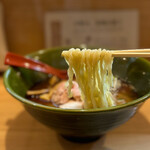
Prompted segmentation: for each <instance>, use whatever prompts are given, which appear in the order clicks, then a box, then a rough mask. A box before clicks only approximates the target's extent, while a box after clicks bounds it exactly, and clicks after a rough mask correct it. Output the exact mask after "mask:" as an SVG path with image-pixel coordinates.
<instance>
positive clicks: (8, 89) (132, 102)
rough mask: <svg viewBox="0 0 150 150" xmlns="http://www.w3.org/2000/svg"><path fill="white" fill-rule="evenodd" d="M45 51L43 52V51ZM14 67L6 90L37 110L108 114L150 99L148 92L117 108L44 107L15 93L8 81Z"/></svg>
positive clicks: (4, 80)
mask: <svg viewBox="0 0 150 150" xmlns="http://www.w3.org/2000/svg"><path fill="white" fill-rule="evenodd" d="M55 49H57V48H52V49H44V51H47V50H55ZM40 51H41V50H39V51H37V52H33V53H30V54H28V55H26V56H31V55H32V54H36V53H38V52H40ZM42 51H43V50H42ZM12 68H13V67H9V68H8V69H7V70H6V71H5V73H4V79H3V82H4V85H5V88H6V90H7V91H8V93H9V94H10V95H12V96H13V97H14V98H16V99H17V100H19V101H20V102H22V103H23V104H26V105H29V106H31V107H34V108H37V109H43V110H45V111H56V112H64V113H81V112H82V113H83V112H84V113H94V112H107V111H115V110H119V109H122V108H126V107H130V106H133V105H136V104H139V103H142V102H144V101H145V100H146V99H148V98H149V97H150V92H148V93H147V94H145V95H144V96H142V97H140V98H138V99H135V100H133V101H131V102H128V103H125V104H121V105H117V106H111V107H108V108H95V109H63V108H56V107H51V106H46V105H42V104H39V103H36V102H33V101H30V100H29V99H27V98H25V97H22V96H20V95H19V94H17V93H15V91H14V90H13V89H12V88H11V86H10V84H9V81H8V77H9V75H10V73H11V71H12Z"/></svg>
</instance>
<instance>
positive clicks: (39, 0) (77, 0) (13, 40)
mask: <svg viewBox="0 0 150 150" xmlns="http://www.w3.org/2000/svg"><path fill="white" fill-rule="evenodd" d="M1 1H2V3H3V6H4V13H5V14H4V17H5V31H6V37H7V41H8V48H9V50H10V51H13V52H16V53H20V54H26V53H29V52H31V51H35V50H38V49H41V48H44V28H43V27H44V25H43V20H44V13H45V12H47V11H54V10H101V9H107V10H110V9H111V10H116V9H136V10H138V11H139V16H140V24H139V25H140V26H139V27H140V32H139V36H140V40H139V46H140V48H148V47H150V38H149V36H150V19H149V18H150V0H126V1H125V0H104V1H102V0H1Z"/></svg>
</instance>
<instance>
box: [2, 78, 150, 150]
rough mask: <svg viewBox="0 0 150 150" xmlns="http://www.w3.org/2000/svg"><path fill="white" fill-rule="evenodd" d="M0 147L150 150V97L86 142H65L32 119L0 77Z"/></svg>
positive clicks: (18, 149) (13, 149) (9, 149)
mask: <svg viewBox="0 0 150 150" xmlns="http://www.w3.org/2000/svg"><path fill="white" fill-rule="evenodd" d="M0 96H1V98H0V150H150V100H147V101H146V102H145V103H144V105H143V106H142V107H141V108H140V110H139V111H138V113H137V114H136V115H135V116H134V117H133V118H132V119H131V120H129V121H128V122H127V123H125V124H124V125H122V126H120V127H119V128H117V129H115V130H113V131H111V132H109V133H108V134H107V135H106V136H105V137H103V138H102V139H99V140H97V141H95V142H91V143H87V144H79V143H72V142H69V141H66V140H65V139H63V138H62V137H60V136H59V135H57V134H56V133H55V132H54V131H53V130H50V129H49V128H47V127H45V126H44V125H42V124H40V123H39V122H38V121H36V120H35V119H34V118H32V117H31V116H30V115H29V114H28V113H27V112H26V111H25V110H24V108H23V106H22V105H21V103H20V102H18V101H17V100H15V99H14V98H13V97H12V96H10V95H9V94H8V93H7V92H6V90H5V88H4V85H3V80H2V77H0Z"/></svg>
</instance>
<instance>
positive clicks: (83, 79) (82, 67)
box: [62, 48, 115, 109]
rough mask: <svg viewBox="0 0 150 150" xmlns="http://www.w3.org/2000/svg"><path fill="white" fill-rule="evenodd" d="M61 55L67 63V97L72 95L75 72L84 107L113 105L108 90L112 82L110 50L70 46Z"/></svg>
mask: <svg viewBox="0 0 150 150" xmlns="http://www.w3.org/2000/svg"><path fill="white" fill-rule="evenodd" d="M62 56H64V58H65V60H66V62H67V63H68V65H69V69H68V77H69V86H68V93H69V97H71V96H72V94H71V88H72V80H73V74H75V77H76V81H77V82H78V85H79V87H80V91H81V99H82V101H83V102H84V108H85V109H89V108H106V107H110V106H115V102H114V100H113V96H112V94H111V92H110V89H111V87H113V83H114V77H113V74H112V63H113V57H112V53H111V51H108V50H107V51H106V50H101V49H93V50H91V49H82V50H80V49H78V48H77V49H74V48H71V49H70V50H69V51H63V52H62Z"/></svg>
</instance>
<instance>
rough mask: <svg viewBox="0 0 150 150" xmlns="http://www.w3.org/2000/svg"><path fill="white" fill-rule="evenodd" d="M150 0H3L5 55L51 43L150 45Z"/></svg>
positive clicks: (0, 33) (0, 52) (0, 32)
mask: <svg viewBox="0 0 150 150" xmlns="http://www.w3.org/2000/svg"><path fill="white" fill-rule="evenodd" d="M149 18H150V1H149V0H132V1H131V0H126V1H125V0H105V1H100V0H0V60H1V62H0V63H1V64H0V65H1V66H0V67H1V69H2V68H3V66H2V62H3V61H2V59H3V58H4V55H5V52H6V51H7V50H8V51H12V52H15V53H18V54H21V55H24V54H27V53H30V52H33V51H36V50H39V49H43V48H50V47H57V46H66V45H80V44H86V45H87V46H97V47H103V48H112V49H127V48H149V47H150V38H149V35H150V20H149Z"/></svg>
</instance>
